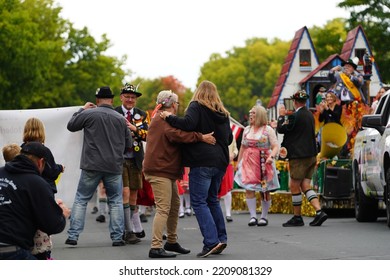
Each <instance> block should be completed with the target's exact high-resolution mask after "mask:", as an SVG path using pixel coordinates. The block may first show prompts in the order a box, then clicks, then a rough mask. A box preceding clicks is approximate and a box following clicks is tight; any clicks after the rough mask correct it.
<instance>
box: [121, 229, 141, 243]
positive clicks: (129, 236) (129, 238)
mask: <svg viewBox="0 0 390 280" xmlns="http://www.w3.org/2000/svg"><path fill="white" fill-rule="evenodd" d="M123 240H125V242H126V244H137V243H139V242H141V239H139V238H138V237H137V236H136V235H135V234H134V233H132V232H126V233H125V236H124V238H123Z"/></svg>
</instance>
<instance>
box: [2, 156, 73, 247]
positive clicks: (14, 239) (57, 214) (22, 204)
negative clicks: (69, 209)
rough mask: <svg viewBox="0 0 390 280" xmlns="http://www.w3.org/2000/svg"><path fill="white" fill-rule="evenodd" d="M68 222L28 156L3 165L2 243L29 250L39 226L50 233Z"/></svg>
mask: <svg viewBox="0 0 390 280" xmlns="http://www.w3.org/2000/svg"><path fill="white" fill-rule="evenodd" d="M65 225H66V219H65V217H64V215H63V214H62V209H61V207H60V206H58V205H57V203H56V201H55V200H54V197H53V193H52V191H51V189H50V185H49V184H48V183H47V182H46V181H45V180H44V179H43V178H42V177H41V176H40V174H39V170H38V168H37V167H36V166H35V164H34V163H33V162H32V161H31V160H30V159H29V158H28V157H26V156H25V155H18V156H16V157H15V158H14V159H13V160H12V161H10V162H7V163H6V165H5V166H3V167H1V168H0V243H3V244H9V245H16V246H19V247H21V248H24V249H27V250H29V249H30V248H31V247H32V246H33V238H34V235H35V232H36V231H37V229H40V230H42V231H43V232H45V233H47V234H48V235H51V234H55V233H60V232H61V231H63V230H64V228H65Z"/></svg>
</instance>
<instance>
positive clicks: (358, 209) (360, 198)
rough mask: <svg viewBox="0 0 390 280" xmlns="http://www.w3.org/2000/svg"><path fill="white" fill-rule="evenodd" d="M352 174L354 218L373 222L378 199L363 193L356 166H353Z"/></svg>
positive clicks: (375, 218) (376, 211) (359, 220)
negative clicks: (353, 182)
mask: <svg viewBox="0 0 390 280" xmlns="http://www.w3.org/2000/svg"><path fill="white" fill-rule="evenodd" d="M389 175H390V174H389ZM354 176H355V186H354V188H355V217H356V220H357V221H358V222H375V221H376V220H377V218H378V201H377V200H376V199H373V198H370V197H366V196H365V195H364V192H363V188H362V184H361V181H360V174H359V168H358V167H356V168H354Z"/></svg>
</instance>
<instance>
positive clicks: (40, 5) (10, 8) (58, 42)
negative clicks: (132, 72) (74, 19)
mask: <svg viewBox="0 0 390 280" xmlns="http://www.w3.org/2000/svg"><path fill="white" fill-rule="evenodd" d="M60 11H61V8H60V7H57V6H56V5H55V4H54V1H53V0H24V1H22V0H0V46H1V48H0V65H1V68H0V94H1V96H2V99H1V101H0V109H25V108H45V107H60V106H69V105H76V104H77V105H80V104H83V103H84V102H86V101H94V94H95V91H96V88H97V87H99V86H103V85H110V86H111V87H113V88H118V89H119V88H120V86H121V84H122V80H123V77H124V76H125V75H126V74H128V73H126V72H125V71H124V70H122V69H121V67H122V66H123V64H124V62H125V60H126V57H123V58H122V59H117V58H115V57H109V56H106V55H104V52H105V51H106V50H107V49H108V48H109V47H110V43H109V40H108V39H107V38H106V36H105V35H103V36H102V41H101V42H100V43H98V42H96V41H95V39H94V38H93V37H92V36H91V35H89V32H88V30H87V29H86V28H84V29H82V30H76V29H74V28H73V27H72V24H71V23H69V22H68V21H66V20H64V19H62V18H61V17H60V15H59V14H60Z"/></svg>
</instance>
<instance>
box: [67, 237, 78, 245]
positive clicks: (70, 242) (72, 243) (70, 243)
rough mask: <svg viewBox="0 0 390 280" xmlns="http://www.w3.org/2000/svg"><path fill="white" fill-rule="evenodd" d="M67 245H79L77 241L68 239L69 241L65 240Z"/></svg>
mask: <svg viewBox="0 0 390 280" xmlns="http://www.w3.org/2000/svg"><path fill="white" fill-rule="evenodd" d="M65 244H67V245H72V246H76V245H77V240H72V239H69V238H68V239H66V240H65Z"/></svg>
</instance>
